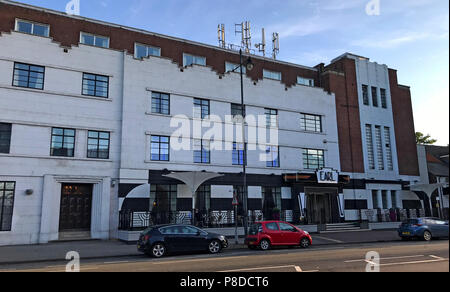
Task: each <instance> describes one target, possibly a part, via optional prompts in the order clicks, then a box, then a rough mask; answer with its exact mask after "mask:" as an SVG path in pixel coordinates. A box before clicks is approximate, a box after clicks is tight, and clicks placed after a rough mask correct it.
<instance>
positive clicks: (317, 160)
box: [303, 149, 325, 170]
mask: <svg viewBox="0 0 450 292" xmlns="http://www.w3.org/2000/svg"><path fill="white" fill-rule="evenodd" d="M303 167H304V168H305V169H312V170H316V169H321V168H324V167H325V155H324V151H323V150H316V149H303Z"/></svg>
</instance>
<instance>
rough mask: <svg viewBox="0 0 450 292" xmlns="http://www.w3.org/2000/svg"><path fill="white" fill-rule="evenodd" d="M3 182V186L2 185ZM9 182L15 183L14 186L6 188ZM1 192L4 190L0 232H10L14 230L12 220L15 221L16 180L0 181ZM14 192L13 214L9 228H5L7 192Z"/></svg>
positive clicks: (0, 203) (0, 200)
mask: <svg viewBox="0 0 450 292" xmlns="http://www.w3.org/2000/svg"><path fill="white" fill-rule="evenodd" d="M2 184H3V187H2ZM7 184H13V188H12V189H11V188H6V186H7ZM0 192H3V196H1V197H0V232H9V231H11V230H12V221H13V215H14V214H13V213H14V203H15V195H16V182H15V181H0ZM6 192H12V194H13V196H12V204H11V212H10V213H11V214H8V215H10V217H9V225H8V227H7V228H4V227H3V226H4V222H5V193H6Z"/></svg>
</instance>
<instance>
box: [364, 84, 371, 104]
mask: <svg viewBox="0 0 450 292" xmlns="http://www.w3.org/2000/svg"><path fill="white" fill-rule="evenodd" d="M362 94H363V104H364V105H370V98H369V86H368V85H365V84H363V85H362Z"/></svg>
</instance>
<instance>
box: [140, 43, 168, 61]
mask: <svg viewBox="0 0 450 292" xmlns="http://www.w3.org/2000/svg"><path fill="white" fill-rule="evenodd" d="M148 56H156V57H160V56H161V48H158V47H153V46H147V45H140V44H135V45H134V57H135V58H137V59H142V58H147V57H148Z"/></svg>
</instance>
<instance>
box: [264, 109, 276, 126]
mask: <svg viewBox="0 0 450 292" xmlns="http://www.w3.org/2000/svg"><path fill="white" fill-rule="evenodd" d="M265 114H266V126H267V127H273V128H276V127H278V110H276V109H270V108H266V109H265Z"/></svg>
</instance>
